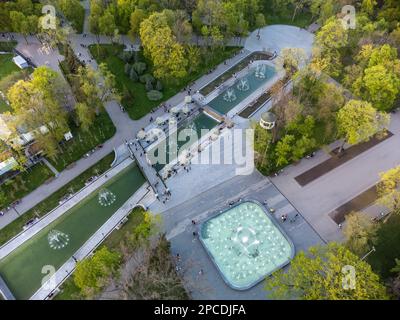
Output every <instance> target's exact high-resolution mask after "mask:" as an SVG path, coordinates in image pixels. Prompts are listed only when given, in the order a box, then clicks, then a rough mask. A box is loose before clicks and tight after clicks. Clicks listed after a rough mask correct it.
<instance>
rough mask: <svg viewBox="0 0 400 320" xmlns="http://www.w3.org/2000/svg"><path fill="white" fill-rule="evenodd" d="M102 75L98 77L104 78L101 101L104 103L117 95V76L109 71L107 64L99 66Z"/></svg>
mask: <svg viewBox="0 0 400 320" xmlns="http://www.w3.org/2000/svg"><path fill="white" fill-rule="evenodd" d="M99 69H100V74H99V75H98V76H97V77H98V78H100V77H101V76H102V77H103V79H104V81H103V83H102V85H101V86H100V91H99V93H100V100H101V101H102V102H104V101H105V100H106V99H109V98H111V97H113V96H114V94H115V86H116V82H115V75H114V74H113V73H112V72H111V71H110V70H109V69H108V67H107V64H106V63H104V62H103V63H100V65H99Z"/></svg>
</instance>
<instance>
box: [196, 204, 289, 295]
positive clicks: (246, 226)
mask: <svg viewBox="0 0 400 320" xmlns="http://www.w3.org/2000/svg"><path fill="white" fill-rule="evenodd" d="M200 240H201V242H202V244H203V245H204V246H205V248H206V250H207V251H208V253H209V254H210V255H211V257H212V261H213V262H214V263H215V264H216V265H217V267H218V269H219V270H220V272H221V274H222V276H223V278H224V280H225V282H226V283H227V284H228V285H230V286H231V287H232V288H234V289H238V290H245V289H248V288H250V287H252V286H253V285H255V284H256V283H258V282H259V281H261V280H262V279H264V278H265V276H267V275H269V274H271V273H273V272H274V271H275V270H277V269H279V268H281V267H283V266H284V265H286V264H287V263H288V262H289V261H290V260H291V259H292V258H293V255H294V249H293V244H292V243H291V242H290V240H288V239H287V238H286V236H285V235H284V234H283V233H282V230H281V229H280V228H279V226H277V225H276V224H275V222H274V221H273V220H271V219H270V218H269V217H268V215H267V213H266V212H265V211H264V209H263V207H262V206H261V205H259V204H258V203H256V202H253V201H246V202H242V203H240V204H239V205H236V206H234V207H233V208H230V209H228V210H227V211H223V212H222V213H220V214H219V215H218V216H216V217H214V218H211V219H210V220H208V221H206V222H205V223H204V224H203V225H202V228H201V232H200Z"/></svg>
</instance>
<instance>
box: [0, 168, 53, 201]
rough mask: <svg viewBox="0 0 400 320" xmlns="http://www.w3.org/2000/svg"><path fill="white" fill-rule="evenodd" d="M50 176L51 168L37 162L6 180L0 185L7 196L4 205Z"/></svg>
mask: <svg viewBox="0 0 400 320" xmlns="http://www.w3.org/2000/svg"><path fill="white" fill-rule="evenodd" d="M51 177H53V173H52V172H51V170H50V169H49V168H47V166H46V165H44V164H42V163H38V164H36V165H35V166H33V167H32V168H30V169H28V170H27V171H24V172H21V173H20V174H18V175H17V176H16V177H15V178H13V179H11V180H7V181H6V182H5V183H4V184H2V185H1V186H0V190H1V191H3V192H4V194H5V195H6V196H7V203H5V205H4V207H6V206H7V205H9V204H10V203H13V202H14V201H15V200H18V199H21V198H23V197H24V196H26V195H27V194H29V193H31V192H32V191H33V190H35V189H36V188H37V187H39V186H41V185H42V184H43V183H45V182H46V181H47V180H48V179H50V178H51Z"/></svg>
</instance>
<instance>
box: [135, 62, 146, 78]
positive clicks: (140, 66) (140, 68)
mask: <svg viewBox="0 0 400 320" xmlns="http://www.w3.org/2000/svg"><path fill="white" fill-rule="evenodd" d="M133 68H134V69H135V71H136V72H137V74H138V75H142V74H143V73H144V72H145V71H146V68H147V66H146V64H145V63H144V62H135V63H134V64H133Z"/></svg>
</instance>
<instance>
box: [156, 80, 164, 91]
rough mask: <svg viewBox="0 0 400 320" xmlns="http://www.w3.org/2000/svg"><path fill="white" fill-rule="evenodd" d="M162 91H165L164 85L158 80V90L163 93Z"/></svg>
mask: <svg viewBox="0 0 400 320" xmlns="http://www.w3.org/2000/svg"><path fill="white" fill-rule="evenodd" d="M162 89H163V84H162V82H161V81H160V80H158V81H157V84H156V90H158V91H162Z"/></svg>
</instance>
